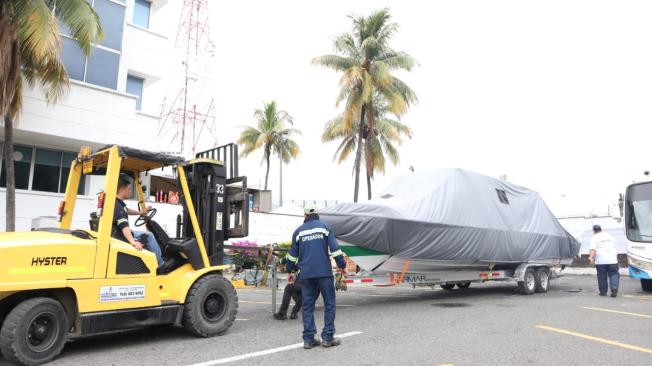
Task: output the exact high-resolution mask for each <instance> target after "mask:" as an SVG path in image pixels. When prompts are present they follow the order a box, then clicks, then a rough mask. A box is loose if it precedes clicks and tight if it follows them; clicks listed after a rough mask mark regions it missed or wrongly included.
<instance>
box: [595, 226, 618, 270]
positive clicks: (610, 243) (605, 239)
mask: <svg viewBox="0 0 652 366" xmlns="http://www.w3.org/2000/svg"><path fill="white" fill-rule="evenodd" d="M589 249H592V250H595V264H616V263H618V251H617V250H616V242H615V241H614V238H613V236H611V235H610V234H609V233H605V232H599V233H597V234H594V235H593V237H592V238H591V246H590V247H589Z"/></svg>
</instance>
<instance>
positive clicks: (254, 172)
mask: <svg viewBox="0 0 652 366" xmlns="http://www.w3.org/2000/svg"><path fill="white" fill-rule="evenodd" d="M210 6H211V8H210V22H211V28H212V40H213V42H214V43H215V45H216V47H217V48H216V51H217V52H216V57H215V59H214V61H213V63H212V64H213V65H214V69H213V78H214V93H215V97H216V102H217V125H218V129H219V131H220V133H219V143H227V142H230V141H234V140H235V139H237V136H238V133H239V131H240V129H238V128H237V126H239V125H247V124H253V123H255V121H254V119H253V116H252V115H253V111H254V109H255V108H261V107H262V103H263V102H266V101H271V100H276V101H277V102H278V104H279V107H280V108H281V109H283V110H286V111H287V112H289V113H290V114H291V115H292V116H293V117H294V120H295V127H297V128H299V129H300V130H302V131H303V136H301V137H299V138H298V143H299V144H300V146H301V149H302V150H301V155H300V157H299V159H298V160H297V161H295V162H293V163H291V164H290V165H288V166H285V167H284V192H285V194H284V198H285V200H286V201H287V200H288V199H337V200H351V199H352V196H353V195H352V193H353V179H352V174H351V173H352V164H353V161H352V160H351V161H348V162H345V163H344V164H342V165H336V164H335V163H334V162H333V161H332V156H333V153H334V151H335V148H336V145H335V144H325V145H324V144H322V143H321V142H320V135H321V132H322V129H323V126H324V123H325V122H326V121H328V120H329V119H330V118H332V117H334V116H336V115H338V114H339V113H341V111H342V108H341V107H340V108H336V107H335V99H336V96H337V92H338V82H339V78H340V75H339V74H337V73H335V72H334V71H331V70H327V69H323V68H319V67H314V66H311V63H310V62H311V60H312V59H313V58H314V57H316V56H320V55H324V54H329V53H333V48H332V41H333V38H334V37H335V36H336V35H338V34H340V33H342V32H344V31H348V30H349V29H350V27H351V22H350V19H349V18H348V17H347V15H349V14H352V13H355V14H369V13H370V12H371V11H373V10H375V9H379V8H383V7H385V6H387V7H389V8H390V10H391V14H392V18H393V21H395V22H397V23H398V24H399V25H400V28H399V32H398V34H397V35H396V37H395V38H394V39H393V41H392V43H391V45H392V47H393V48H394V49H395V50H399V51H405V52H407V53H409V54H410V55H412V56H413V57H415V58H416V59H417V60H418V61H419V63H420V67H418V68H416V69H415V70H413V71H412V72H411V73H399V74H398V76H399V77H400V78H402V79H403V80H404V81H405V82H406V83H407V84H408V85H410V86H411V87H412V88H413V89H414V90H415V91H416V93H417V95H418V97H419V104H418V105H416V106H414V107H412V108H411V109H410V111H409V112H408V113H407V114H406V115H405V116H404V117H403V122H405V123H407V124H408V125H409V126H411V127H412V129H413V131H414V138H413V139H412V140H406V141H405V143H404V144H403V145H402V146H401V147H400V153H401V164H400V165H399V166H397V167H388V172H387V174H386V175H385V176H378V177H377V178H376V180H375V181H374V193H378V192H379V191H380V190H382V188H383V187H384V186H385V185H387V184H388V183H389V182H391V180H392V179H394V178H395V177H396V176H398V175H402V174H407V173H409V170H408V167H409V166H410V165H412V166H414V167H415V169H416V170H423V169H436V168H444V167H459V168H463V169H468V170H472V171H476V172H479V173H483V174H486V175H489V176H493V177H498V176H499V175H502V174H506V175H507V176H508V180H509V181H511V182H513V183H516V184H519V185H523V186H526V187H528V188H531V189H534V190H536V191H538V192H540V193H541V194H542V195H543V197H544V198H545V199H546V201H547V202H548V204H549V206H550V207H551V208H552V209H553V211H555V213H556V214H557V215H565V214H572V213H589V212H591V210H595V211H596V212H606V210H607V205H608V204H610V203H613V202H614V201H615V199H616V197H617V194H618V193H620V192H622V191H623V190H624V187H625V185H626V184H627V183H629V182H631V181H632V180H634V179H640V178H641V177H642V171H644V170H646V169H652V159H651V158H652V152H651V150H652V149H650V142H651V141H652V134H651V132H652V128H651V127H650V121H651V119H652V108H650V107H651V106H652V104H651V101H652V47H651V42H650V41H651V37H652V22H650V20H649V15H650V14H652V3H651V2H649V1H595V0H591V1H569V0H564V1H539V2H532V1H446V2H444V1H437V2H432V1H405V0H403V1H350V0H349V1H335V0H330V1H278V0H277V1H269V0H263V1H211V2H210ZM261 157H262V151H261V152H259V153H257V154H254V155H253V156H252V157H250V158H248V159H244V160H242V161H241V166H242V168H241V173H244V174H246V175H247V176H248V177H249V180H250V182H251V183H252V184H257V183H258V182H261V183H262V181H263V179H264V166H261V165H260V161H261ZM278 165H279V164H278V160H277V159H275V160H273V164H272V167H271V174H270V188H271V189H273V190H274V191H275V192H274V200H275V201H276V200H278V195H277V192H276V191H277V189H278ZM363 177H364V176H363ZM363 182H364V180H363ZM261 185H262V184H261ZM362 186H363V188H362V190H361V196H362V197H366V190H365V188H364V184H363V185H362ZM564 197H565V198H564Z"/></svg>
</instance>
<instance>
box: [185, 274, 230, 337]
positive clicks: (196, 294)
mask: <svg viewBox="0 0 652 366" xmlns="http://www.w3.org/2000/svg"><path fill="white" fill-rule="evenodd" d="M237 312H238V296H237V294H236V292H235V289H234V288H233V285H231V282H229V281H227V280H226V279H225V278H224V277H222V276H220V275H208V276H205V277H202V278H200V279H199V280H197V282H195V283H194V284H193V285H192V287H191V288H190V291H188V296H187V297H186V304H185V305H184V308H183V326H184V328H186V331H188V332H189V333H190V334H192V335H195V336H199V337H212V336H214V335H222V334H224V333H226V331H227V330H228V329H229V327H230V326H231V324H233V322H234V321H235V315H236V313H237Z"/></svg>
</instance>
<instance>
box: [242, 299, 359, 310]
mask: <svg viewBox="0 0 652 366" xmlns="http://www.w3.org/2000/svg"><path fill="white" fill-rule="evenodd" d="M238 302H239V303H243V304H265V305H272V302H271V301H249V300H238ZM335 306H337V307H338V308H340V307H354V306H355V305H349V304H336V305H335ZM315 307H317V308H323V307H324V305H320V304H317V305H315Z"/></svg>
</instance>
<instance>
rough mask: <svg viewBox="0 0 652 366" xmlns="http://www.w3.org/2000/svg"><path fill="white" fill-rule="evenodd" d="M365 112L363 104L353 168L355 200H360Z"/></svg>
mask: <svg viewBox="0 0 652 366" xmlns="http://www.w3.org/2000/svg"><path fill="white" fill-rule="evenodd" d="M364 113H365V105H364V104H363V105H362V108H361V109H360V125H359V128H360V129H359V130H358V148H357V150H356V152H355V165H354V166H353V169H354V171H355V183H354V186H353V202H358V191H359V190H360V162H361V160H362V145H363V142H362V132H363V131H364Z"/></svg>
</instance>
